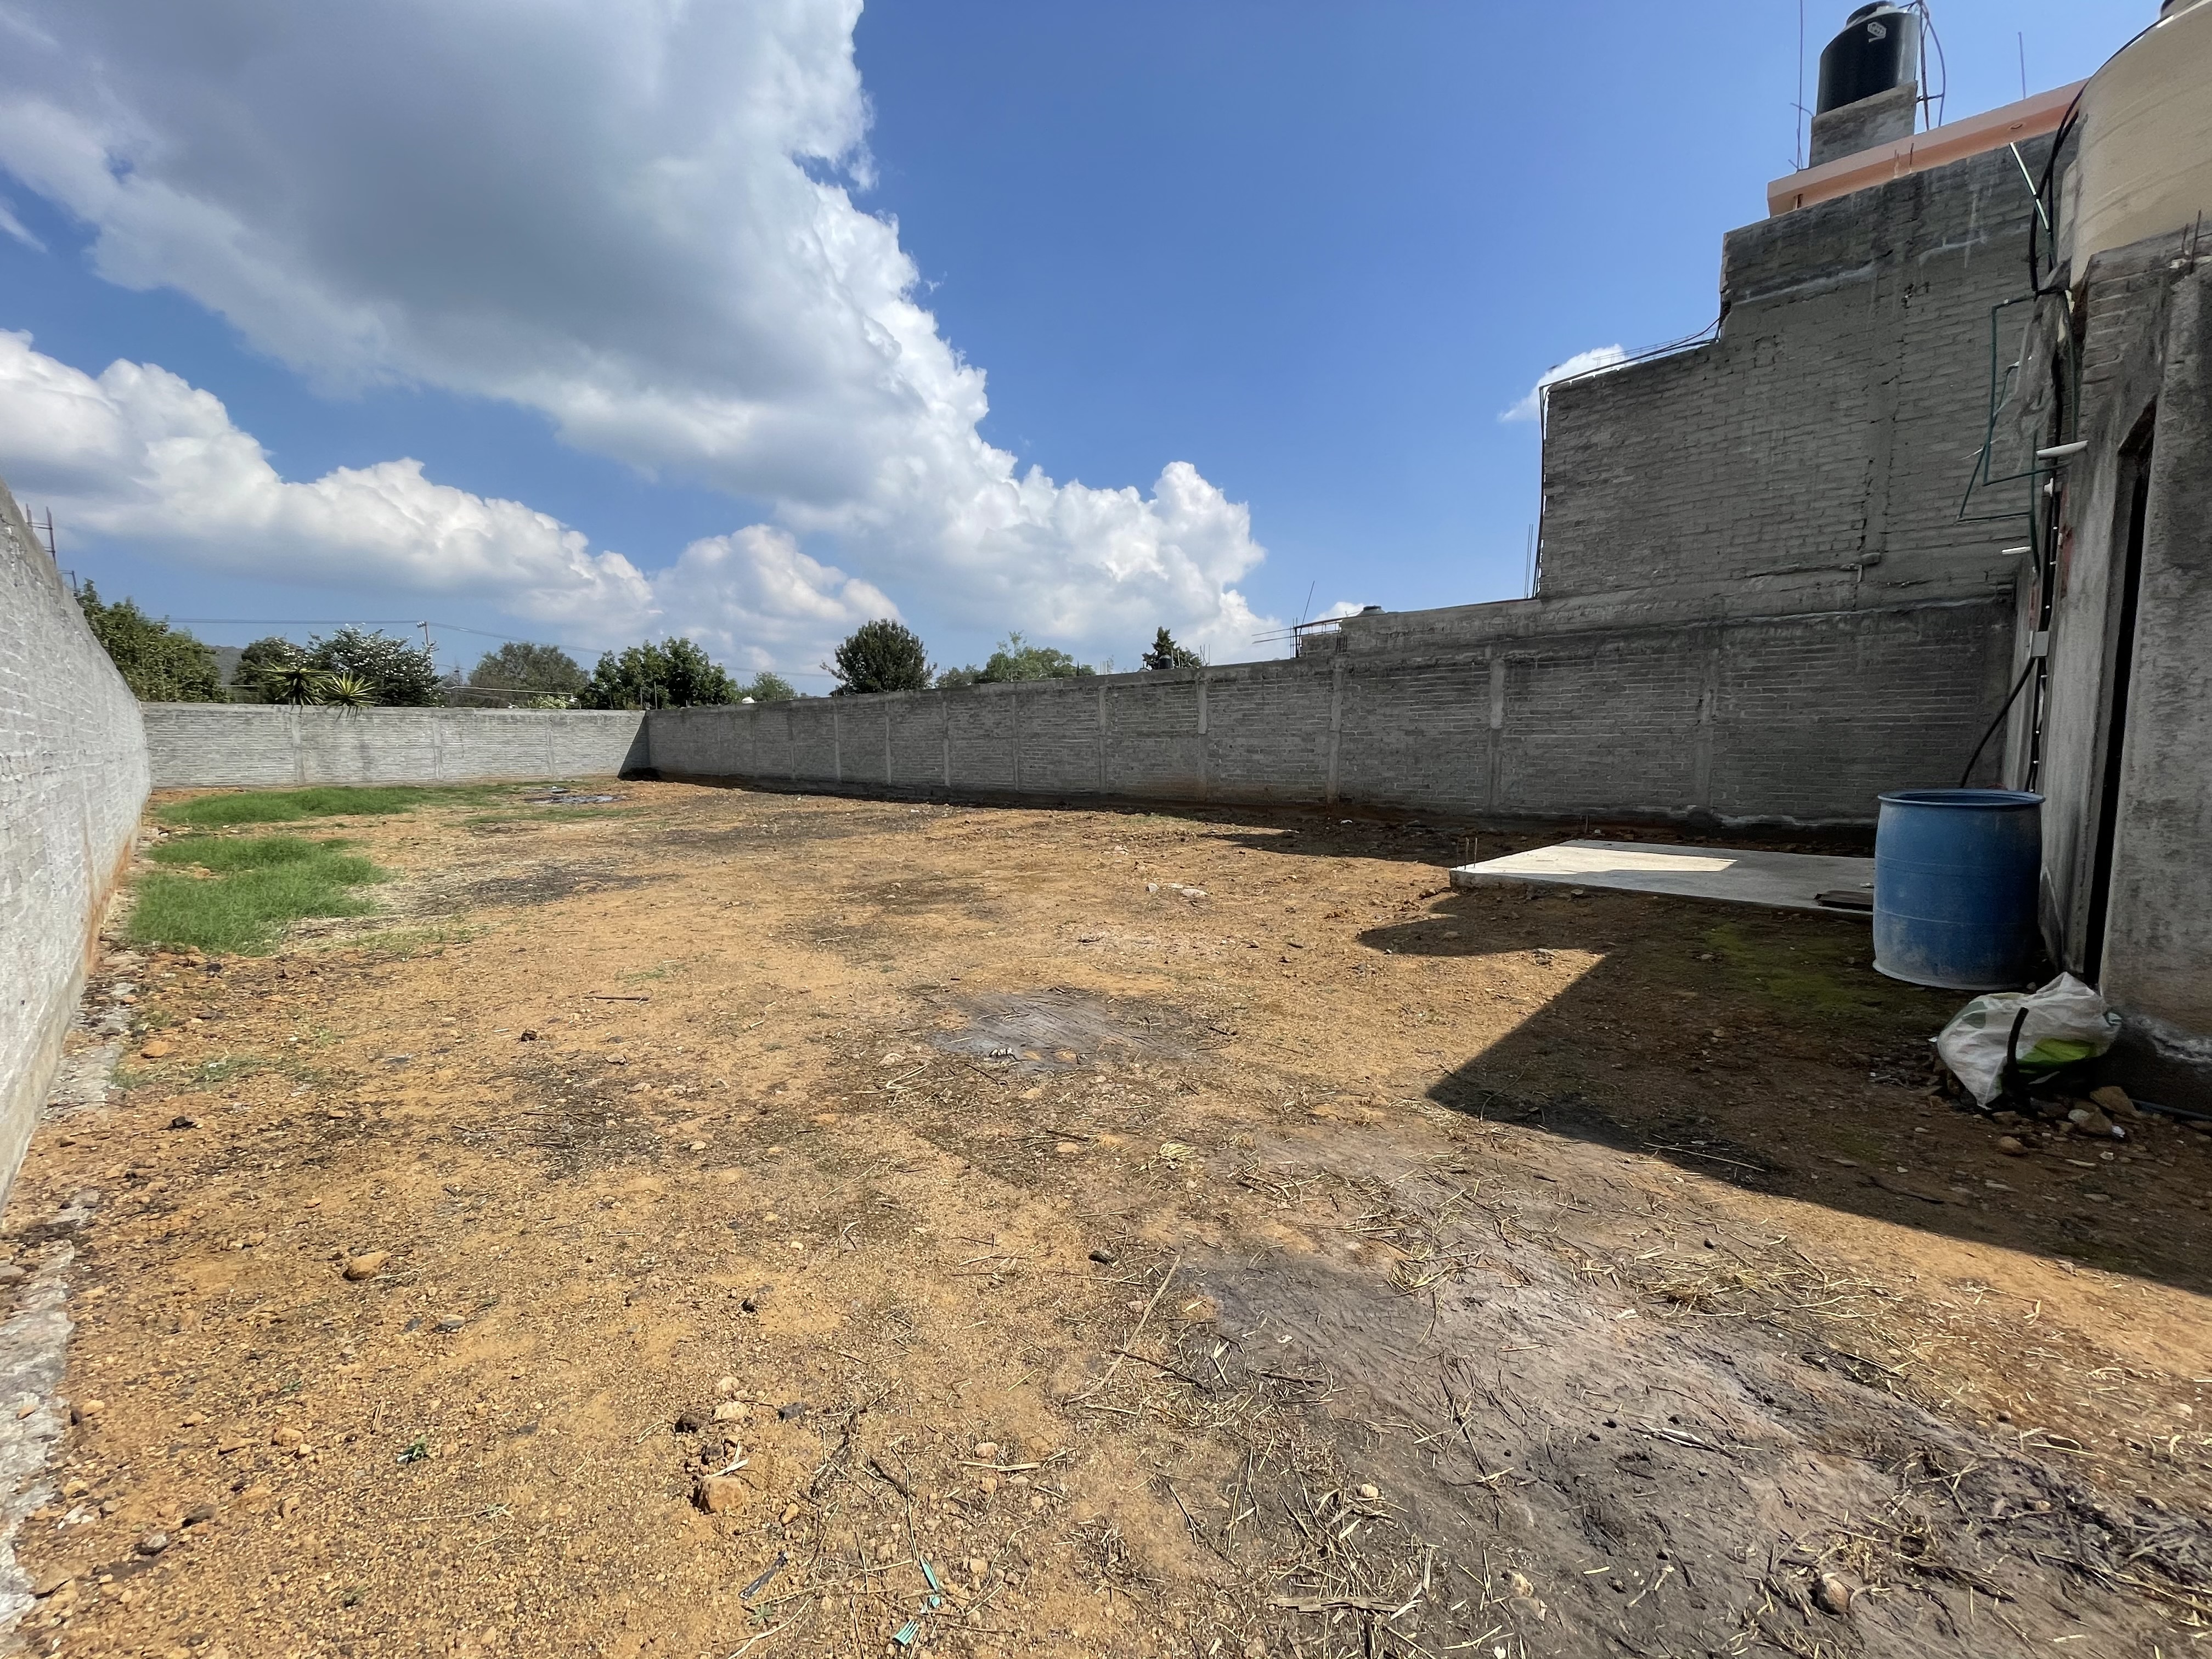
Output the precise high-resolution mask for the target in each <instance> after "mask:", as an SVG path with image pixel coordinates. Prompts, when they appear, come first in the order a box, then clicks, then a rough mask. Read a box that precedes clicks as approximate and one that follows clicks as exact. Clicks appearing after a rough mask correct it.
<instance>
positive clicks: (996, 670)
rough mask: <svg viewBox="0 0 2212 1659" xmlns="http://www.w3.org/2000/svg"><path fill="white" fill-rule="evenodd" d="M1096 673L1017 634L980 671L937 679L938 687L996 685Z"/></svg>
mask: <svg viewBox="0 0 2212 1659" xmlns="http://www.w3.org/2000/svg"><path fill="white" fill-rule="evenodd" d="M1095 673H1097V669H1095V668H1093V667H1091V665H1090V664H1089V663H1086V662H1078V661H1076V659H1074V658H1073V657H1071V656H1069V655H1068V654H1067V653H1066V652H1065V651H1060V650H1055V649H1054V647H1051V646H1048V645H1030V644H1029V643H1027V642H1026V641H1024V640H1023V638H1022V636H1021V635H1019V634H1009V635H1006V638H1005V639H1004V640H1002V641H1000V644H999V648H998V649H997V650H995V651H994V652H993V653H991V657H990V660H989V661H987V662H986V663H985V664H984V665H982V666H981V668H976V667H975V666H973V665H970V666H969V667H966V668H948V669H946V670H945V671H944V672H943V673H942V674H939V676H938V677H937V683H938V684H939V685H940V686H952V685H997V684H1001V683H1003V682H1005V681H1008V680H1073V679H1080V678H1082V677H1083V676H1085V675H1086V674H1095Z"/></svg>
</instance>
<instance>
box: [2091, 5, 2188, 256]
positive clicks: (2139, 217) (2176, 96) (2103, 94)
mask: <svg viewBox="0 0 2212 1659" xmlns="http://www.w3.org/2000/svg"><path fill="white" fill-rule="evenodd" d="M2208 86H2212V0H2184V3H2178V4H2174V5H2170V6H2168V7H2167V8H2166V11H2165V14H2164V15H2163V16H2162V17H2161V18H2160V21H2159V22H2158V24H2157V25H2156V26H2155V27H2152V28H2148V29H2146V30H2144V31H2143V32H2142V33H2141V34H2139V35H2137V36H2136V38H2135V40H2133V41H2132V42H2131V43H2130V44H2129V45H2128V46H2126V47H2125V48H2124V49H2123V50H2122V51H2121V52H2118V53H2117V54H2116V55H2115V56H2114V57H2113V58H2112V60H2111V61H2110V62H2108V63H2107V64H2106V65H2105V66H2104V68H2102V69H2100V70H2098V71H2097V72H2096V73H2095V74H2094V75H2093V76H2090V77H2089V83H2088V84H2087V86H2085V87H2083V88H2081V100H2080V104H2079V109H2080V119H2079V121H2078V123H2077V125H2076V127H2075V143H2074V146H2073V149H2074V159H2073V160H2072V161H2069V163H2068V164H2067V167H2066V171H2065V173H2064V176H2063V179H2062V180H2061V188H2060V191H2059V203H2060V210H2059V215H2058V220H2059V241H2060V251H2061V253H2062V255H2063V257H2064V258H2066V259H2067V260H2068V261H2069V263H2070V264H2071V265H2072V267H2073V279H2074V280H2075V282H2077V283H2078V282H2080V281H2081V279H2082V277H2083V276H2085V275H2086V274H2087V271H2088V268H2089V261H2090V260H2091V259H2092V258H2093V257H2095V256H2096V255H2097V254H2100V253H2102V252H2106V250H2107V249H2110V248H2118V247H2126V246H2129V245H2130V244H2131V243H2134V242H2139V241H2141V240H2143V239H2144V238H2145V237H2148V236H2157V235H2161V234H2168V233H2172V234H2177V235H2179V236H2185V238H2186V239H2187V242H2188V246H2190V248H2191V250H2192V251H2193V250H2194V248H2195V246H2196V245H2197V242H2198V241H2199V240H2203V241H2205V242H2206V243H2207V244H2208V245H2212V237H2207V236H2206V235H2205V234H2204V232H2203V229H2202V228H2201V226H2202V222H2203V220H2206V219H2212V94H2207V92H2206V90H2205V88H2207V87H2208ZM2177 252H2179V248H2177Z"/></svg>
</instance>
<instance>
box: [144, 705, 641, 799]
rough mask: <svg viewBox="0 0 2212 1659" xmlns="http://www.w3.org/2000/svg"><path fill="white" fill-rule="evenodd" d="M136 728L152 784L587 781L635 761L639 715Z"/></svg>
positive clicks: (365, 716)
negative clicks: (150, 766) (141, 730)
mask: <svg viewBox="0 0 2212 1659" xmlns="http://www.w3.org/2000/svg"><path fill="white" fill-rule="evenodd" d="M145 721H146V745H147V750H148V752H149V754H150V755H151V757H152V760H153V774H154V787H155V788H157V789H183V788H199V787H215V786H233V787H255V786H263V785H298V784H310V783H461V782H470V781H479V780H495V779H500V778H562V777H592V776H600V775H611V774H615V773H619V772H624V771H635V770H637V769H640V768H642V767H643V766H644V765H645V764H646V750H645V729H644V723H645V717H644V716H643V715H642V714H636V713H634V712H615V711H604V710H585V709H574V710H571V709H536V708H286V707H279V706H275V705H271V704H266V703H213V702H156V703H148V704H146V705H145Z"/></svg>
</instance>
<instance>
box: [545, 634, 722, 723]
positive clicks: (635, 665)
mask: <svg viewBox="0 0 2212 1659" xmlns="http://www.w3.org/2000/svg"><path fill="white" fill-rule="evenodd" d="M737 700H738V688H737V686H736V684H734V683H733V682H732V680H731V678H730V676H729V673H728V671H727V670H726V669H724V668H723V667H722V666H721V665H720V664H719V663H717V662H715V661H714V659H712V658H710V657H709V656H708V654H707V653H706V652H705V651H703V650H702V649H701V648H700V647H699V645H698V642H697V641H693V640H686V639H672V640H668V641H664V642H663V643H661V644H659V645H655V644H653V642H652V641H650V640H648V641H646V642H645V643H644V644H642V645H633V646H631V647H629V648H628V649H627V650H624V651H622V652H619V653H617V652H613V651H608V652H605V653H602V654H601V655H600V657H599V666H597V667H596V668H594V669H593V670H592V678H591V679H590V681H589V683H588V684H586V686H585V687H584V690H583V692H582V695H581V697H580V702H582V704H583V706H584V707H585V708H700V707H703V706H705V705H708V704H712V703H725V702H736V701H737Z"/></svg>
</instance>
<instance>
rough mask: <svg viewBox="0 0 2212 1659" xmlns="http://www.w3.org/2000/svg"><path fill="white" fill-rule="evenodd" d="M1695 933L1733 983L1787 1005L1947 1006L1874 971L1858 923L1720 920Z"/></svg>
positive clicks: (1818, 1009) (1842, 1012)
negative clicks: (1699, 932)
mask: <svg viewBox="0 0 2212 1659" xmlns="http://www.w3.org/2000/svg"><path fill="white" fill-rule="evenodd" d="M1702 937H1703V939H1704V941H1705V948H1706V949H1707V950H1709V951H1711V952H1712V953H1713V954H1714V955H1715V956H1716V957H1718V958H1719V960H1720V961H1721V963H1723V966H1724V967H1725V968H1726V969H1727V970H1728V977H1729V981H1731V982H1732V984H1733V986H1734V988H1735V989H1736V990H1737V991H1739V992H1757V993H1759V994H1761V995H1763V996H1764V997H1765V998H1766V999H1767V1000H1770V1001H1771V1002H1774V1003H1777V1004H1779V1005H1780V1006H1783V1007H1784V1008H1787V1009H1789V1010H1790V1011H1791V1012H1796V1013H1809V1014H1819V1015H1824V1016H1826V1017H1828V1018H1849V1017H1863V1016H1869V1015H1881V1016H1885V1017H1908V1018H1912V1017H1918V1018H1925V1017H1929V1013H1930V1009H1931V1007H1936V1008H1940V1007H1942V1006H1948V1004H1947V1003H1946V1001H1945V999H1944V998H1943V997H1942V996H1940V995H1939V996H1937V997H1936V998H1935V999H1934V1000H1933V1002H1932V1004H1931V1000H1930V999H1929V994H1928V993H1927V992H1925V991H1922V990H1919V989H1917V988H1916V987H1912V986H1910V985H1903V984H1900V983H1899V982H1898V981H1895V980H1892V979H1884V978H1882V977H1881V975H1877V974H1876V973H1875V971H1874V969H1873V967H1872V965H1871V958H1872V957H1873V955H1874V945H1873V941H1872V940H1871V939H1869V937H1868V933H1867V931H1866V928H1865V927H1864V926H1863V924H1862V925H1860V926H1858V927H1852V926H1850V925H1849V924H1848V923H1845V922H1844V921H1833V922H1828V923H1826V925H1823V926H1819V927H1808V926H1804V925H1802V924H1797V923H1794V922H1790V921H1781V920H1778V919H1776V920H1766V919H1761V920H1758V921H1745V922H1743V923H1741V924H1738V923H1735V922H1723V923H1721V924H1720V925H1718V926H1717V927H1709V928H1707V929H1706V930H1705V933H1704V934H1703V936H1702ZM1930 1029H1931V1030H1932V1029H1933V1028H1932V1027H1931V1028H1930Z"/></svg>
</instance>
